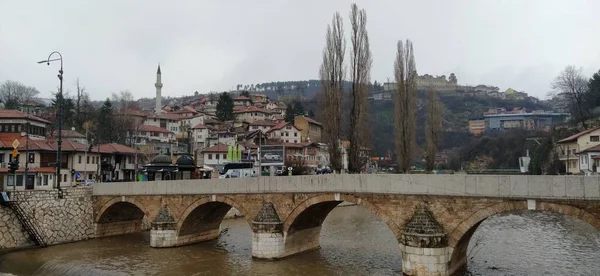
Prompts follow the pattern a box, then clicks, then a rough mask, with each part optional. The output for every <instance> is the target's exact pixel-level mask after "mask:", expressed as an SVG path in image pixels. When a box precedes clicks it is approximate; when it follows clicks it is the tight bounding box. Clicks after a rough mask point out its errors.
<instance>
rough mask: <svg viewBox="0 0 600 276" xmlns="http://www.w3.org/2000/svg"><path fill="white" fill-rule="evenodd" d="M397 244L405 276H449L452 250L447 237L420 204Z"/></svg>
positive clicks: (431, 215) (423, 205)
mask: <svg viewBox="0 0 600 276" xmlns="http://www.w3.org/2000/svg"><path fill="white" fill-rule="evenodd" d="M399 243H400V251H401V254H402V273H403V274H404V275H411V276H412V275H414V276H448V275H450V274H449V273H450V270H449V263H450V256H452V248H451V247H449V246H448V235H447V234H446V233H445V232H444V229H443V228H442V226H441V225H440V224H439V223H438V222H437V220H436V219H435V218H434V216H433V214H432V213H431V211H429V210H428V209H427V207H426V206H425V204H419V206H418V207H417V209H416V210H415V213H414V214H413V217H412V218H411V219H410V221H409V222H408V223H407V224H406V226H405V227H404V231H403V232H402V234H401V236H400V240H399Z"/></svg>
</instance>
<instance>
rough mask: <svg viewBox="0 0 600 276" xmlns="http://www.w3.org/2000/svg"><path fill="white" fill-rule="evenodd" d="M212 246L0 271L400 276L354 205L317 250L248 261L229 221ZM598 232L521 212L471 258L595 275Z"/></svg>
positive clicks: (110, 243) (482, 236) (126, 246)
mask: <svg viewBox="0 0 600 276" xmlns="http://www.w3.org/2000/svg"><path fill="white" fill-rule="evenodd" d="M222 229H223V234H222V236H221V237H220V238H219V239H218V240H215V241H210V242H206V243H201V244H194V245H189V246H184V247H178V248H162V249H154V248H150V247H149V246H148V245H149V234H148V233H138V234H131V235H124V236H116V237H108V238H102V239H95V240H89V241H84V242H78V243H71V244H65V245H59V246H53V247H49V248H44V249H33V250H24V251H19V252H13V253H10V254H7V255H4V256H1V257H0V272H8V273H12V274H15V275H399V274H400V271H401V268H400V264H401V262H400V251H399V247H398V244H397V242H396V240H395V238H394V236H393V234H392V232H391V231H390V230H389V229H388V227H387V225H386V224H385V223H384V222H383V221H381V220H379V219H378V218H377V217H376V216H375V215H373V214H371V213H370V212H369V211H367V210H365V209H363V208H362V207H358V206H349V207H341V208H336V209H334V210H333V211H332V213H331V214H330V215H329V216H328V217H327V219H326V220H325V223H324V224H323V228H322V232H321V247H322V248H321V249H320V250H316V251H312V252H308V253H305V254H300V255H297V256H292V257H290V258H286V259H284V260H280V261H275V262H269V261H260V260H253V259H252V257H251V255H252V239H251V230H250V228H249V227H248V224H247V222H246V221H245V220H243V219H238V220H228V221H225V222H224V223H223V225H222ZM599 246H600V232H598V231H596V230H595V229H593V228H592V227H591V226H589V225H587V224H585V223H583V222H580V221H578V220H575V219H570V218H568V217H564V216H562V215H553V214H543V213H530V212H525V213H523V214H518V215H514V214H511V215H501V216H496V217H493V218H491V219H488V220H486V221H485V222H484V223H482V225H481V226H480V227H479V229H478V230H477V231H476V233H475V234H474V236H473V238H472V240H471V244H470V248H469V252H474V253H472V255H471V259H470V260H469V267H470V271H471V273H472V274H474V275H600V262H599V260H600V252H599V251H598V250H597V248H598V247H599Z"/></svg>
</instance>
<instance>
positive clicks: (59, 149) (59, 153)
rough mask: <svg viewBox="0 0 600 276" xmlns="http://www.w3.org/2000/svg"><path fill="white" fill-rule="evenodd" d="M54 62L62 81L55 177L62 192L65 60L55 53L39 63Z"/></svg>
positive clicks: (59, 91)
mask: <svg viewBox="0 0 600 276" xmlns="http://www.w3.org/2000/svg"><path fill="white" fill-rule="evenodd" d="M54 54H57V55H58V56H59V57H58V58H54V59H52V56H53V55H54ZM54 61H60V70H58V79H59V80H60V88H59V90H58V98H59V100H60V101H59V103H58V115H57V117H58V118H57V119H58V141H57V150H56V173H55V174H56V175H55V179H56V188H57V189H58V190H59V191H60V178H61V175H60V166H61V165H62V163H61V158H62V115H63V114H62V113H63V106H62V104H63V58H62V55H61V54H60V53H59V52H57V51H54V52H52V53H50V55H48V59H46V60H42V61H38V63H40V64H41V63H46V64H48V65H50V62H54Z"/></svg>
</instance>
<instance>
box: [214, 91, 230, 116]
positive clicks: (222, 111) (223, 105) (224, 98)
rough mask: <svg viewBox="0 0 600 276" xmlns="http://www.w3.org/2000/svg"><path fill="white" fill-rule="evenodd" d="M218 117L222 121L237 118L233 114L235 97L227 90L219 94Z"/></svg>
mask: <svg viewBox="0 0 600 276" xmlns="http://www.w3.org/2000/svg"><path fill="white" fill-rule="evenodd" d="M216 113H217V119H219V120H220V121H231V120H233V119H235V115H234V114H233V99H232V98H231V96H230V95H229V93H227V92H223V94H221V96H219V102H218V103H217V112H216Z"/></svg>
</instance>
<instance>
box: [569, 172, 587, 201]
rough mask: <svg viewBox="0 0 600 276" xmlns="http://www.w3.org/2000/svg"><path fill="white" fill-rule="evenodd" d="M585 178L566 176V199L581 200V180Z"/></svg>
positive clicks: (582, 192) (582, 194) (582, 190)
mask: <svg viewBox="0 0 600 276" xmlns="http://www.w3.org/2000/svg"><path fill="white" fill-rule="evenodd" d="M584 178H585V176H568V177H567V184H566V193H567V197H568V198H583V196H584V187H583V179H584Z"/></svg>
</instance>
